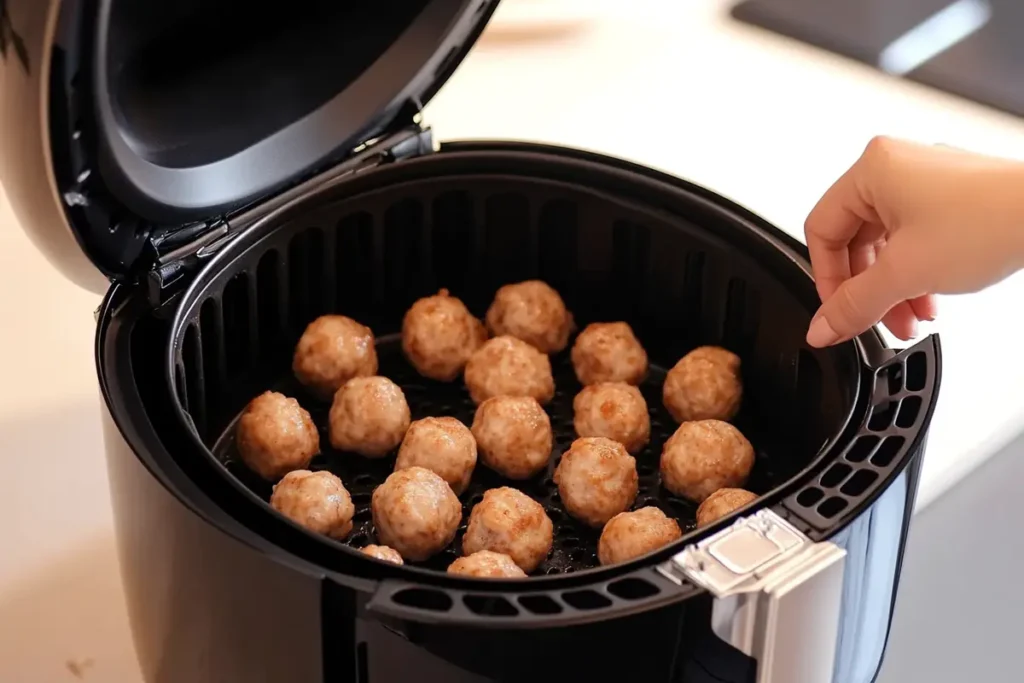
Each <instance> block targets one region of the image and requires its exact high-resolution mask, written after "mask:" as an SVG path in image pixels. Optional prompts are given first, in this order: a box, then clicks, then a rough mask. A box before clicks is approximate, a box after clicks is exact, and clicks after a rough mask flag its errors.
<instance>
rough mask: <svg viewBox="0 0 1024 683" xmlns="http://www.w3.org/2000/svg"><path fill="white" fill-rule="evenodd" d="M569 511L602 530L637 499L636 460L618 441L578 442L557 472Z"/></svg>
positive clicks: (556, 480) (561, 491) (563, 503)
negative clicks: (602, 527) (610, 520)
mask: <svg viewBox="0 0 1024 683" xmlns="http://www.w3.org/2000/svg"><path fill="white" fill-rule="evenodd" d="M555 483H556V484H557V485H558V495H559V497H560V498H561V499H562V505H564V506H565V511H566V512H568V513H569V514H570V515H572V516H573V517H575V518H576V519H578V520H580V521H581V522H583V523H584V524H588V525H590V526H592V527H601V526H604V524H605V523H606V522H607V521H608V520H609V519H611V518H612V517H614V516H615V515H617V514H619V513H620V512H623V511H624V510H628V509H629V506H630V505H632V504H633V501H634V500H636V494H637V491H638V490H639V477H638V476H637V473H636V459H635V458H634V457H633V456H632V455H630V454H629V453H627V452H626V449H625V447H623V445H622V444H621V443H619V442H618V441H612V440H611V439H605V438H603V437H600V436H597V437H586V438H583V439H576V440H575V441H573V442H572V446H570V447H569V450H568V451H566V453H565V455H563V456H562V460H561V462H559V463H558V467H557V468H556V469H555Z"/></svg>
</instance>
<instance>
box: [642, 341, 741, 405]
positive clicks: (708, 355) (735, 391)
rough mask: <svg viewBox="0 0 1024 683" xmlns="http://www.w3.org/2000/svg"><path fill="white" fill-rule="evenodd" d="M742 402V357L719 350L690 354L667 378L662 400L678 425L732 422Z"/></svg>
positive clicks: (676, 365) (692, 352) (718, 348)
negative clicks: (694, 422)
mask: <svg viewBox="0 0 1024 683" xmlns="http://www.w3.org/2000/svg"><path fill="white" fill-rule="evenodd" d="M742 399H743V383H742V381H741V380H740V357H739V356H737V355H736V354H735V353H732V352H731V351H726V350H725V349H723V348H720V347H718V346H702V347H700V348H697V349H694V350H693V351H690V353H688V354H686V355H685V356H683V357H682V359H681V360H680V361H679V362H678V363H676V364H675V367H673V368H672V369H671V370H669V371H668V375H667V376H666V377H665V385H664V387H663V388H662V400H663V401H664V403H665V407H666V408H667V409H668V412H669V413H671V414H672V417H673V418H675V420H676V422H686V421H688V420H725V421H728V420H731V419H732V418H734V417H736V413H737V412H738V411H739V409H740V401H741V400H742Z"/></svg>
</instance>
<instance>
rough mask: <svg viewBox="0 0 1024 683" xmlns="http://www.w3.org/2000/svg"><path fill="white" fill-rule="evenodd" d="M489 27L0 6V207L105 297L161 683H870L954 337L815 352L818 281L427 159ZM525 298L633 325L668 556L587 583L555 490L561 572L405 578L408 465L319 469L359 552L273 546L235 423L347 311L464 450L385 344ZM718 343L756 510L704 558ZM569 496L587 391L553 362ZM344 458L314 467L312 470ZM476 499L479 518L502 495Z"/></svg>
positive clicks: (280, 534) (735, 228)
mask: <svg viewBox="0 0 1024 683" xmlns="http://www.w3.org/2000/svg"><path fill="white" fill-rule="evenodd" d="M495 5H496V2H495V0H412V1H403V2H398V1H396V2H390V3H366V2H337V1H336V0H332V1H330V2H328V1H322V2H321V1H318V0H293V2H290V3H277V2H273V3H272V2H264V1H262V0H247V1H246V2H239V1H235V0H202V1H200V0H180V1H179V2H177V3H168V2H146V1H144V0H49V1H46V0H8V2H6V3H2V4H0V7H2V9H3V15H2V20H3V21H2V27H0V39H2V40H0V54H2V63H3V67H2V81H0V82H2V86H0V112H2V117H0V134H2V138H0V139H2V140H3V143H2V148H0V152H2V156H0V160H2V168H0V170H2V173H3V176H2V177H3V183H4V185H5V188H6V190H7V194H8V196H9V198H10V201H11V204H12V206H13V207H14V209H15V211H16V212H17V215H18V216H19V218H20V220H21V222H22V224H23V225H24V227H25V228H26V230H27V231H28V232H29V234H30V236H31V237H32V239H33V240H34V241H35V242H36V244H37V245H38V246H39V248H40V249H41V250H42V251H44V252H45V253H46V255H47V256H48V257H49V258H50V260H51V261H52V262H53V263H54V265H55V266H56V267H58V268H60V269H61V270H62V271H63V272H64V273H65V274H66V275H67V276H68V277H70V278H72V279H73V280H74V281H75V282H77V283H79V284H81V285H83V286H86V287H91V288H94V289H99V288H107V296H106V299H105V301H104V304H103V306H102V307H101V309H100V310H99V312H98V318H97V321H98V326H97V337H96V363H97V373H98V378H99V384H100V389H101V391H102V395H103V406H104V412H103V421H104V427H105V436H106V447H107V453H108V461H109V470H110V472H109V474H110V484H111V490H112V495H113V505H114V510H115V513H116V514H115V516H116V522H117V536H118V542H119V549H120V556H121V565H122V572H123V576H124V589H125V594H126V598H127V603H128V607H129V612H130V617H131V624H132V630H133V633H134V639H135V645H136V649H137V651H138V656H139V661H140V663H141V666H142V670H143V672H144V675H145V678H146V680H147V681H148V682H149V683H254V682H257V681H265V682H267V683H327V682H330V683H348V682H351V681H356V682H358V683H400V682H401V683H404V682H407V681H423V682H428V683H470V682H473V683H485V682H487V681H530V682H531V683H533V682H537V681H559V682H562V681H566V680H628V681H644V682H647V683H655V682H660V681H664V682H666V683H667V682H686V683H698V682H700V683H721V682H723V681H724V682H727V683H730V682H731V683H753V682H758V683H823V682H826V681H834V682H841V683H866V682H868V681H871V680H873V679H874V677H875V675H876V673H877V671H878V669H879V666H880V662H881V659H882V655H883V652H884V650H885V645H886V639H887V635H888V630H889V623H890V620H891V614H892V607H893V601H894V600H895V596H896V587H897V583H898V580H899V575H900V565H901V560H902V555H903V548H904V541H905V539H906V535H907V528H908V525H909V523H910V517H911V511H912V508H913V502H914V495H915V492H916V489H917V481H918V471H919V468H920V465H921V458H922V451H923V448H924V443H925V436H926V432H927V428H928V424H929V421H930V419H931V416H932V412H933V408H934V405H935V400H936V397H937V392H938V386H939V376H940V353H939V343H938V340H937V339H936V338H935V337H930V338H928V339H925V340H924V341H922V342H921V343H919V344H918V345H917V346H915V347H913V348H911V349H909V350H906V351H903V352H901V353H895V352H893V351H892V350H890V349H889V348H887V347H886V345H885V343H884V341H883V340H882V338H881V337H880V336H879V335H878V334H877V333H876V332H874V331H871V332H868V333H865V334H864V335H862V336H861V337H859V338H857V339H855V340H853V341H850V342H847V343H844V344H841V345H839V346H837V347H835V348H832V349H827V350H814V349H810V348H808V347H807V346H806V345H805V343H804V332H805V330H806V328H807V325H808V323H809V320H810V317H811V315H812V313H813V312H814V310H815V308H816V304H817V297H816V294H815V288H814V284H813V282H812V280H811V275H810V269H809V265H808V261H807V254H806V251H805V250H804V248H803V247H802V246H801V245H800V244H799V243H797V242H796V241H794V240H792V239H790V238H789V237H787V236H786V235H785V234H783V233H782V232H780V231H779V230H777V229H776V228H774V227H772V226H771V225H768V224H767V223H765V222H764V221H762V220H760V219H759V218H758V217H756V216H754V215H752V214H751V213H749V212H747V211H745V210H744V209H742V208H741V207H739V206H736V205H735V204H732V203H730V202H728V201H726V200H725V199H723V198H721V197H719V196H717V195H715V194H713V193H712V192H709V191H707V190H705V189H702V188H700V187H696V186H694V185H692V184H689V183H686V182H684V181H682V180H679V179H677V178H673V177H670V176H667V175H664V174H660V173H656V172H654V171H652V170H650V169H647V168H643V167H640V166H636V165H632V164H628V163H625V162H623V161H619V160H616V159H610V158H607V157H602V156H598V155H594V154H588V153H584V152H579V151H574V150H569V149H563V148H558V147H547V146H540V145H531V144H512V143H503V142H476V143H451V144H447V143H446V144H440V145H438V144H436V143H435V141H434V140H433V139H432V137H431V134H430V130H429V128H427V127H425V125H424V123H423V122H421V121H420V120H419V111H420V109H421V107H422V105H423V103H424V102H426V101H427V100H428V99H429V98H430V96H431V95H433V94H434V92H435V91H436V90H437V89H438V88H439V87H440V86H441V84H442V83H443V82H444V81H445V79H446V78H447V77H448V76H449V75H450V74H451V73H452V71H453V70H454V69H455V67H456V66H457V65H458V63H459V62H460V61H461V60H462V58H463V57H464V56H465V54H466V52H467V51H468V50H469V48H470V46H471V45H472V44H473V42H474V40H475V39H476V38H477V36H478V35H479V33H480V31H481V30H482V29H483V27H484V25H485V24H486V22H487V19H488V18H489V17H490V15H491V13H492V12H493V10H494V7H495ZM527 278H540V279H543V280H545V281H547V282H548V283H550V284H551V285H552V286H554V287H555V288H556V289H558V291H559V292H560V293H561V294H562V296H563V297H564V298H565V300H566V302H567V304H568V305H569V307H570V309H571V310H572V311H573V312H574V313H575V316H576V318H577V321H578V322H579V323H580V325H581V326H582V325H585V324H587V323H589V322H593V321H601V320H626V321H628V322H629V323H630V324H631V325H632V327H633V329H634V330H635V331H636V333H637V335H638V337H639V338H640V340H641V341H642V343H643V344H644V346H645V347H646V349H647V351H648V354H649V356H650V358H651V361H652V369H651V378H650V379H649V380H648V382H647V384H645V385H644V386H643V387H642V389H643V391H644V393H645V395H646V397H647V400H648V403H649V405H650V406H651V409H652V440H651V444H650V446H649V447H648V448H647V449H646V450H644V451H643V452H642V453H640V454H639V456H638V459H637V460H638V467H639V471H640V477H641V479H640V481H641V484H640V495H639V497H638V498H637V502H636V506H637V507H641V506H645V505H656V506H659V507H661V508H662V509H663V510H664V511H665V512H666V513H668V514H669V515H671V516H672V517H674V518H676V519H678V520H679V522H680V524H681V525H682V526H683V528H684V530H685V531H686V532H687V533H686V535H685V536H684V538H683V539H682V540H680V541H679V542H677V543H675V544H673V545H672V546H669V547H666V548H663V549H662V550H659V551H657V552H654V553H651V554H649V555H647V556H645V557H643V558H640V559H638V560H635V561H632V562H629V563H626V564H621V565H615V566H609V567H599V566H598V565H597V560H596V556H595V545H596V535H595V534H594V532H592V531H587V530H585V529H582V528H580V527H579V526H578V525H576V524H575V523H574V522H573V521H572V520H571V519H569V517H568V516H567V515H566V514H565V512H564V510H563V508H562V507H561V505H560V503H559V500H558V496H557V494H556V493H555V491H554V488H553V486H552V483H551V480H550V470H549V471H548V472H546V473H543V474H541V475H540V476H538V477H537V478H536V479H535V480H533V481H530V482H527V483H525V484H523V485H522V488H523V489H524V490H525V491H526V492H527V493H529V494H530V495H531V496H533V497H534V498H535V499H537V500H539V501H541V502H542V503H543V504H544V505H545V507H546V508H547V510H548V514H549V515H550V516H551V518H552V519H553V520H554V521H555V529H556V530H555V546H554V550H553V552H552V554H551V557H550V558H549V559H548V561H547V562H546V563H545V564H544V565H543V566H542V568H541V571H540V572H539V573H538V574H537V575H535V576H532V577H531V578H529V579H527V580H522V581H500V580H481V579H470V578H458V577H453V576H449V575H447V574H445V573H444V571H443V569H444V567H445V565H446V564H447V563H448V562H449V561H451V559H452V558H453V557H454V553H455V552H456V550H457V548H458V540H456V543H455V546H454V548H453V549H451V550H449V551H448V553H447V554H446V555H444V556H442V557H439V558H435V560H434V561H432V562H428V563H424V564H409V565H406V566H402V567H399V566H395V565H388V564H384V563H381V562H379V561H377V560H374V559H371V558H369V557H367V556H365V555H363V554H361V553H359V552H357V551H356V550H355V548H358V547H361V546H362V545H364V544H366V543H368V542H370V541H371V540H372V537H373V528H372V522H371V521H370V515H369V511H368V505H369V497H370V493H371V491H372V490H373V488H374V487H375V486H376V485H378V484H380V483H381V482H382V481H383V479H384V477H385V476H386V475H387V474H388V471H389V469H390V467H391V465H392V461H384V462H377V463H372V462H367V461H363V460H358V459H355V458H353V457H351V456H345V455H343V454H339V453H335V452H332V451H330V450H329V449H326V450H325V453H324V454H323V455H321V456H319V457H318V458H317V459H316V460H314V463H313V468H317V469H324V468H326V469H331V470H333V471H335V472H337V473H338V474H340V476H342V478H343V480H344V481H345V484H346V485H347V486H348V487H349V489H350V491H351V492H352V494H353V498H354V500H355V502H356V509H357V513H356V529H355V531H354V532H353V534H352V536H351V537H350V538H349V539H347V540H346V541H345V542H344V543H340V542H336V541H333V540H330V539H328V538H326V537H321V536H316V535H313V534H311V533H308V532H306V531H305V530H303V529H301V528H299V527H298V526H296V525H294V524H292V523H291V522H290V521H288V520H287V519H285V518H284V517H282V516H281V515H279V514H278V513H276V512H275V511H273V510H272V509H271V508H270V507H269V506H268V504H267V502H266V501H267V496H268V493H269V490H268V488H269V487H267V486H266V485H265V484H263V483H260V482H258V481H254V479H253V478H252V477H251V476H250V475H249V474H248V473H247V472H246V471H245V470H244V468H241V467H239V466H238V465H237V463H236V461H235V457H234V451H233V448H234V446H233V444H232V439H231V434H232V425H233V421H234V419H235V417H236V416H237V415H238V413H239V412H240V411H241V409H242V408H243V406H244V405H245V404H246V402H247V401H248V400H249V399H251V398H252V397H253V396H255V395H256V394H257V393H259V392H261V391H263V390H266V389H268V388H276V389H279V390H283V391H287V392H289V393H292V394H293V395H296V396H298V397H299V398H300V401H302V402H303V403H304V404H305V405H308V406H309V407H310V408H311V409H312V412H313V413H314V416H315V417H316V418H317V419H318V421H319V424H320V426H321V428H323V427H324V420H323V413H324V411H325V409H326V406H325V405H323V404H318V403H316V402H315V401H314V400H313V399H312V398H311V397H308V396H306V395H305V394H303V393H302V392H301V390H300V389H299V388H298V387H296V386H295V385H294V384H293V380H292V379H291V373H290V367H289V361H290V357H291V353H292V349H293V348H294V344H295V342H296V340H297V339H298V337H299V334H300V333H301V332H302V330H303V328H304V327H305V325H306V324H307V323H308V322H309V321H310V320H312V319H313V318H314V317H316V316H318V315H320V314H323V313H327V312H341V313H345V314H347V315H350V316H352V317H354V318H356V319H357V320H360V321H362V322H364V323H365V324H368V325H370V326H371V327H372V329H373V330H374V331H375V332H376V334H377V336H378V344H379V352H380V357H381V372H382V374H386V375H388V376H390V377H392V378H393V379H394V380H395V381H396V382H398V383H400V384H401V385H402V386H403V388H404V390H405V392H406V395H407V396H408V398H409V403H410V405H411V408H412V411H413V417H414V418H417V417H422V416H424V415H428V414H433V415H440V414H448V415H455V416H457V417H459V418H461V419H463V420H468V419H469V418H470V417H471V415H472V410H473V407H472V404H471V402H470V401H469V399H468V396H467V393H466V391H465V390H464V388H463V387H461V386H460V385H459V384H458V383H455V384H452V385H441V384H436V383H432V382H428V381H426V380H423V379H421V378H419V377H418V376H416V375H415V373H413V372H412V371H411V370H410V369H409V367H408V366H407V365H406V364H405V361H404V360H403V358H402V356H401V354H400V353H399V352H398V350H397V345H396V342H395V333H396V332H397V331H398V330H399V329H400V324H401V319H402V315H403V313H404V312H405V310H406V309H407V308H408V307H409V306H410V305H411V304H412V302H413V301H414V300H416V299H417V298H419V297H421V296H425V295H429V294H433V293H436V292H437V290H438V289H439V288H442V287H445V288H447V289H449V290H450V291H451V292H452V293H453V294H454V295H455V296H458V297H460V298H462V299H463V300H464V301H465V302H466V303H467V305H468V306H469V307H470V309H471V310H473V312H474V313H475V314H477V315H481V314H482V313H483V311H484V310H485V308H486V306H487V304H488V302H489V301H490V299H491V297H492V296H493V294H494V292H495V290H496V289H497V288H498V287H499V286H500V285H502V284H505V283H509V282H515V281H519V280H523V279H527ZM700 344H720V345H723V346H725V347H727V348H729V349H731V350H733V351H735V352H737V353H738V354H740V356H741V357H742V362H743V372H744V382H745V398H744V404H743V408H742V411H741V413H740V415H739V416H738V418H737V424H738V426H739V427H740V428H741V430H742V431H743V432H744V433H745V434H746V435H747V436H748V437H749V438H750V440H751V441H752V442H753V443H754V445H755V447H756V450H757V458H756V464H755V466H754V472H753V475H752V477H751V480H750V482H749V484H748V486H749V488H751V489H752V490H754V491H755V492H756V493H758V494H759V495H760V498H759V499H758V500H757V502H756V503H753V504H751V505H749V506H747V508H745V509H743V510H740V511H738V512H737V513H736V514H733V515H732V516H730V517H729V518H726V519H723V520H721V521H719V522H718V523H716V524H714V525H712V526H710V527H707V528H702V529H700V530H695V524H694V512H695V511H694V506H693V505H692V504H690V503H689V502H687V501H685V500H681V499H677V498H673V497H671V496H668V495H667V494H665V493H664V491H663V489H662V488H661V486H660V483H659V476H658V456H659V453H660V449H661V445H662V444H663V442H664V440H665V439H666V438H667V437H668V435H669V434H671V432H672V431H673V429H674V427H675V425H674V424H673V423H672V421H671V420H670V419H669V418H668V417H667V415H665V414H664V412H663V410H662V408H661V401H660V382H661V380H662V379H663V378H664V369H665V368H667V367H670V366H671V365H672V364H673V363H674V362H675V361H676V360H677V359H679V358H680V357H681V356H682V355H684V354H685V353H686V352H687V351H689V350H690V349H692V348H694V347H695V346H697V345H700ZM553 365H554V368H555V375H556V382H557V396H556V397H555V400H554V401H553V402H552V404H551V407H550V413H551V417H552V423H553V426H554V428H555V432H556V442H557V445H556V452H555V455H554V457H553V464H554V463H556V462H557V461H558V458H559V456H560V453H561V452H562V451H563V450H564V449H565V448H566V446H567V445H568V444H569V443H570V442H571V441H572V439H573V436H574V435H573V433H572V419H571V417H572V416H571V403H572V398H573V396H574V394H575V393H576V391H578V390H579V386H578V385H577V384H576V380H575V378H574V377H573V374H572V371H571V367H570V364H569V362H568V360H567V359H566V358H565V357H564V356H556V357H555V358H554V359H553ZM323 443H324V444H325V445H326V444H327V439H324V440H323ZM482 469H483V468H478V470H477V474H476V475H474V484H473V486H472V487H471V488H470V489H469V490H468V491H467V492H466V493H465V494H464V495H463V503H464V504H465V506H466V507H467V508H468V507H470V506H471V505H472V504H473V503H474V502H475V501H476V500H477V499H478V496H479V495H480V493H481V491H482V490H483V489H485V488H487V487H489V486H494V485H498V484H501V483H502V482H501V480H500V479H499V478H498V477H497V475H494V474H493V473H489V472H486V471H482Z"/></svg>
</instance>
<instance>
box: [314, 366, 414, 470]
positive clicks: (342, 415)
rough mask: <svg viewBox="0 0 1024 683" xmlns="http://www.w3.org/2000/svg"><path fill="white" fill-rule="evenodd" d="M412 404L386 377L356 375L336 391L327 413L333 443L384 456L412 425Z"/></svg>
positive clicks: (341, 447)
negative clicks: (410, 405)
mask: <svg viewBox="0 0 1024 683" xmlns="http://www.w3.org/2000/svg"><path fill="white" fill-rule="evenodd" d="M410 419H411V418H410V415H409V404H408V403H406V402H405V394H404V393H402V389H401V388H400V387H399V386H398V385H397V384H395V383H394V382H392V381H391V380H389V379H388V378H387V377H356V378H354V379H351V380H349V381H348V382H346V383H345V386H343V387H342V388H341V389H339V390H338V393H336V394H335V395H334V403H332V404H331V412H330V414H329V416H328V421H329V423H330V424H329V427H330V435H331V445H332V446H334V447H335V448H337V449H339V450H343V451H350V452H352V453H358V454H359V455H363V456H366V457H367V458H383V457H384V456H385V455H387V454H388V453H390V452H391V451H392V450H394V449H395V447H396V446H398V444H400V443H402V439H403V438H404V437H405V432H406V430H407V429H409V421H410Z"/></svg>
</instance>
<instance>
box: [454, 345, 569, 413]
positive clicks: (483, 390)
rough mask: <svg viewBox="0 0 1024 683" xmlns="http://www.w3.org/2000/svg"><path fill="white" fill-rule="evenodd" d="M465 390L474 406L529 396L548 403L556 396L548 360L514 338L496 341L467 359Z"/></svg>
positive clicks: (484, 346)
mask: <svg viewBox="0 0 1024 683" xmlns="http://www.w3.org/2000/svg"><path fill="white" fill-rule="evenodd" d="M466 388H467V389H469V395H470V397H471V398H472V399H473V401H474V402H475V403H483V402H484V401H486V400H487V399H489V398H491V397H492V396H532V397H533V398H535V399H537V400H538V401H540V402H541V403H547V402H548V401H550V400H551V399H552V397H554V395H555V380H554V377H552V375H551V360H550V359H549V358H548V357H547V356H546V355H545V354H543V353H541V352H540V351H538V350H537V349H535V348H534V347H532V346H530V345H529V344H527V343H526V342H524V341H521V340H519V339H516V338H515V337H509V336H503V337H495V338H494V339H491V340H488V341H487V342H485V343H484V345H483V346H481V347H480V348H479V349H477V350H476V353H474V354H473V355H472V356H470V357H469V362H468V363H466Z"/></svg>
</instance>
